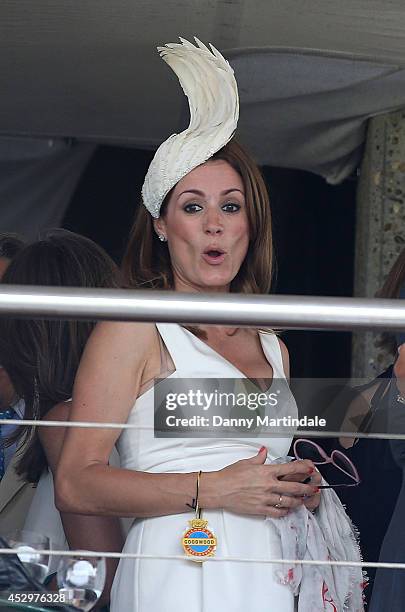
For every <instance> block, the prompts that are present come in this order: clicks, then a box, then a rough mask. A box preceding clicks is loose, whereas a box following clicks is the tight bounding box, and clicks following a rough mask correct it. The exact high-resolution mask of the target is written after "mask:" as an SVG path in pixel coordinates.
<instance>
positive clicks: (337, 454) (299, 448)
mask: <svg viewBox="0 0 405 612" xmlns="http://www.w3.org/2000/svg"><path fill="white" fill-rule="evenodd" d="M293 450H294V455H295V458H296V459H309V460H310V461H312V463H314V464H315V465H325V464H326V463H331V464H332V465H334V466H335V468H337V469H338V470H340V471H341V472H343V473H344V474H346V476H347V477H348V478H351V480H353V481H354V482H352V483H339V484H333V485H320V486H319V488H320V489H334V488H335V487H356V486H357V485H358V484H360V482H361V480H360V476H359V473H358V471H357V469H356V467H355V465H354V464H353V463H352V462H351V461H350V459H349V458H348V457H346V455H345V454H344V453H342V452H341V451H339V450H334V451H332V452H331V455H330V457H329V456H328V455H327V454H326V453H325V451H324V450H323V448H322V447H321V446H319V444H316V443H315V442H312V440H306V439H305V438H298V440H296V441H295V442H294V446H293Z"/></svg>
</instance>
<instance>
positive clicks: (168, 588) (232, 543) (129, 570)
mask: <svg viewBox="0 0 405 612" xmlns="http://www.w3.org/2000/svg"><path fill="white" fill-rule="evenodd" d="M157 329H158V331H159V334H160V336H161V337H162V339H163V341H164V343H165V345H166V348H167V350H168V351H169V353H170V355H171V358H172V360H173V362H174V365H175V371H174V372H173V373H172V374H170V376H169V378H172V377H173V378H174V377H178V378H246V376H245V375H244V374H243V373H242V372H241V371H239V370H238V369H237V368H236V367H235V366H233V365H232V364H231V363H230V362H229V361H228V360H227V359H225V358H224V357H222V356H221V355H220V354H219V353H217V352H216V351H215V350H214V349H212V348H211V347H209V346H208V345H207V344H206V343H205V342H203V341H202V340H200V339H199V338H197V337H196V336H195V335H194V334H192V333H191V332H190V331H188V330H187V329H185V328H183V327H181V326H180V325H178V324H176V323H164V324H162V323H160V324H157ZM259 337H260V341H261V344H262V348H263V352H264V354H265V356H266V358H267V360H268V361H269V363H270V364H271V366H272V367H273V377H274V378H284V379H285V374H284V370H283V364H282V356H281V350H280V345H279V342H278V339H277V337H276V336H275V335H273V334H268V333H265V332H259ZM257 390H258V391H259V389H257ZM153 397H154V395H153V387H152V388H150V389H149V390H148V391H146V392H145V393H144V394H143V395H141V396H140V397H139V398H138V399H137V401H136V403H135V405H134V407H133V409H132V411H131V413H130V415H129V419H128V422H129V423H131V424H136V425H137V426H138V427H139V429H138V428H136V429H127V430H125V431H124V432H123V433H122V434H121V436H120V438H119V440H118V444H117V448H118V452H119V455H120V463H121V466H122V467H123V468H127V469H133V470H139V471H144V472H153V473H173V472H177V473H179V472H181V473H184V472H193V471H198V470H202V471H203V472H204V471H205V472H207V471H213V470H219V469H221V468H223V467H225V466H227V465H230V464H231V463H234V462H235V461H238V460H240V459H247V458H249V457H252V456H254V455H256V454H257V452H258V450H259V448H260V447H261V446H262V445H264V446H266V447H267V448H268V450H269V457H268V461H271V459H275V458H278V457H283V456H285V455H287V453H288V450H289V447H290V444H291V437H286V438H281V437H274V438H269V437H261V438H259V437H256V438H252V439H250V438H234V439H233V438H222V439H220V438H219V439H214V438H210V439H207V438H172V437H170V438H154V432H153V423H154V407H153ZM295 411H296V406H295V402H294V410H293V412H294V414H292V412H291V407H290V408H289V414H290V415H291V416H296V412H295ZM203 517H204V518H206V519H208V521H209V523H208V526H209V528H211V530H212V531H213V532H214V533H215V535H216V537H217V541H218V544H217V551H216V555H217V556H219V557H222V556H229V557H242V558H256V559H257V558H262V559H263V558H267V559H269V558H280V557H282V552H281V550H280V540H279V538H278V537H277V534H276V533H275V530H274V528H273V527H272V523H271V522H270V521H266V520H265V518H264V517H256V516H250V515H237V514H233V513H231V512H227V511H224V510H204V512H203ZM192 518H194V514H193V513H192V511H190V514H188V513H182V514H176V515H169V516H161V517H153V518H146V519H145V518H142V519H136V520H135V521H134V523H133V526H132V527H131V529H130V532H129V534H128V537H127V540H126V543H125V547H124V552H130V553H137V554H145V555H163V556H164V555H182V554H184V553H183V549H182V546H181V537H182V535H183V532H184V531H185V529H186V527H187V526H188V520H190V519H192ZM124 610H125V611H126V612H127V611H128V612H163V611H164V612H182V611H184V612H216V611H222V612H228V611H229V612H263V611H264V610H267V611H271V612H292V611H293V610H294V596H293V594H292V591H291V589H290V588H289V587H288V586H287V585H284V584H279V583H278V582H277V581H276V579H275V576H274V571H273V566H272V564H259V563H243V562H231V561H219V562H213V561H211V562H210V561H209V560H207V561H205V562H204V563H196V562H193V561H189V560H183V559H181V560H177V559H176V560H173V559H168V560H165V559H121V560H120V563H119V567H118V570H117V574H116V577H115V580H114V584H113V588H112V597H111V612H123V611H124Z"/></svg>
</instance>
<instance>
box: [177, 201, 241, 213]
mask: <svg viewBox="0 0 405 612" xmlns="http://www.w3.org/2000/svg"><path fill="white" fill-rule="evenodd" d="M193 207H198V208H200V209H201V208H202V207H201V205H200V204H197V203H195V202H189V203H188V204H186V205H185V206H183V210H184V212H186V213H188V214H193V213H195V212H198V211H196V210H195V208H194V209H193ZM227 207H233V208H232V209H231V210H229V209H228V210H226V208H227ZM221 208H222V210H223V211H224V212H227V213H234V212H238V210H240V209H241V208H242V206H241V205H240V204H238V203H237V202H227V203H226V204H223V205H222V207H221Z"/></svg>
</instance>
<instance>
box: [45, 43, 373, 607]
mask: <svg viewBox="0 0 405 612" xmlns="http://www.w3.org/2000/svg"><path fill="white" fill-rule="evenodd" d="M182 43H183V46H184V47H186V51H187V53H188V52H190V53H192V51H191V50H190V47H189V46H188V45H190V43H187V45H186V41H182ZM172 47H175V51H176V52H177V51H179V52H181V51H182V49H179V47H182V45H177V46H172ZM198 48H199V50H201V51H202V54H201V53H199V52H198V54H197V55H198V57H197V60H198V62H200V61H203V60H204V57H203V56H204V54H205V53H206V54H209V53H210V52H209V51H208V50H207V49H206V48H205V47H204V48H203V47H202V46H201V43H198ZM187 53H186V55H187ZM213 53H214V55H215V53H216V54H218V52H217V51H216V50H213ZM218 55H219V54H218ZM218 55H215V57H216V58H218ZM220 57H221V56H220ZM201 58H203V59H201ZM183 59H184V58H183ZM186 60H187V58H186ZM222 60H223V58H222ZM204 61H205V60H204ZM199 68H201V66H200V64H199ZM205 85H206V86H207V87H208V89H209V85H208V84H207V81H205ZM183 87H184V83H183ZM189 93H190V92H189ZM190 104H191V105H192V106H193V104H192V102H191V103H190ZM193 108H194V109H195V107H194V106H193ZM227 112H229V111H227ZM216 120H217V128H216V130H217V132H218V116H217V117H216ZM197 123H198V124H199V130H200V131H199V132H198V134H201V130H202V131H204V130H203V129H202V128H201V124H200V123H199V122H198V121H197ZM224 123H225V120H224V121H222V122H221V121H219V124H220V125H222V126H223V125H224ZM233 130H234V125H231V127H230V128H229V127H228V133H227V136H226V138H225V141H224V139H222V142H221V141H220V139H219V141H217V151H215V150H214V151H213V150H212V142H213V139H211V138H209V139H208V141H204V139H203V140H201V139H200V141H199V144H200V149H199V150H203V149H204V146H205V147H206V149H207V146H208V149H207V151H205V153H203V155H202V157H201V156H200V158H198V159H199V161H197V162H196V161H194V166H193V167H192V168H190V159H191V158H192V157H193V154H195V150H196V149H195V146H196V144H195V142H193V143H192V144H191V145H190V146H188V144H187V138H186V141H184V142H183V146H182V148H181V149H179V148H178V147H177V144H178V143H176V142H175V139H176V138H178V137H175V138H174V137H171V139H169V141H166V143H168V149H166V150H165V149H164V148H163V150H162V148H161V149H160V150H159V151H158V152H157V154H156V156H155V159H154V161H153V162H152V164H151V167H150V170H149V173H148V175H147V179H146V181H145V185H144V190H143V203H144V204H145V208H144V207H143V206H142V207H141V208H140V210H139V211H138V215H137V218H136V221H135V225H134V228H133V231H132V235H131V239H130V243H129V246H128V250H127V253H126V257H125V264H124V268H125V273H126V278H127V281H128V284H129V285H130V286H132V287H142V288H145V287H149V288H154V289H156V288H160V289H174V290H175V291H181V292H188V293H200V292H203V293H213V294H215V293H217V292H223V293H226V292H240V293H268V292H269V290H270V283H271V262H272V239H271V219H270V208H269V202H268V196H267V192H266V189H265V185H264V182H263V180H262V178H261V175H260V173H259V171H258V169H257V167H256V165H255V164H254V162H253V161H252V160H251V158H250V157H249V156H248V155H247V154H246V153H245V152H244V150H243V149H242V148H241V147H240V146H239V145H238V144H237V143H236V142H235V141H233V140H231V141H230V138H231V136H232V133H233ZM197 131H198V130H197ZM183 134H184V133H183ZM180 136H181V135H179V137H180ZM186 136H187V134H186ZM198 137H199V136H198ZM173 138H174V142H173ZM197 140H198V138H197ZM207 142H208V145H207ZM218 142H220V144H219V145H218ZM164 144H165V143H164ZM172 146H174V150H173V149H171V147H172ZM190 147H191V148H190ZM159 156H160V157H159ZM179 157H183V162H182V163H183V166H184V167H183V172H182V173H180V174H181V176H179V173H178V167H177V166H178V163H179ZM204 157H205V159H204ZM207 159H208V161H206V160H207ZM162 160H163V161H162ZM185 160H186V161H185ZM194 160H195V157H194ZM184 168H186V170H185V169H184ZM162 185H163V187H162ZM156 192H160V195H158V197H154V196H156ZM150 196H152V197H150ZM152 217H153V218H152ZM158 376H160V377H163V378H164V377H166V378H167V377H169V378H170V379H173V380H175V379H177V378H214V379H220V380H222V379H223V378H239V379H246V378H250V379H254V380H255V385H256V387H255V388H256V391H257V392H258V391H260V390H264V389H265V388H267V387H268V384H265V383H264V381H263V379H265V380H266V379H267V382H268V380H269V379H275V378H278V379H285V377H288V352H287V349H286V347H285V346H284V344H283V343H282V342H281V341H280V340H279V339H278V338H277V336H276V335H275V334H272V333H266V332H265V331H264V330H262V331H260V330H257V329H247V328H226V327H209V326H199V327H198V328H197V327H189V328H186V327H184V326H181V325H180V324H174V323H171V324H168V323H164V324H163V323H157V324H156V325H155V324H153V323H137V322H131V323H114V322H103V323H101V324H99V325H98V326H97V327H96V329H95V331H94V332H93V334H92V336H91V337H90V340H89V342H88V344H87V346H86V349H85V352H84V356H83V359H82V362H81V365H80V368H79V371H78V376H77V378H76V381H75V389H74V395H73V407H72V410H71V413H70V415H71V419H72V420H79V421H80V420H93V421H96V422H111V421H117V422H121V423H126V422H128V423H130V424H131V425H134V426H135V427H134V428H132V427H131V428H130V429H126V430H125V431H124V432H123V433H121V435H119V431H117V430H116V429H108V428H107V429H95V430H94V431H92V430H90V431H89V430H86V431H83V430H82V429H80V428H77V429H76V428H70V429H69V431H68V433H67V435H66V438H65V442H64V447H63V450H62V455H61V459H60V463H59V466H58V470H57V478H56V500H57V505H58V506H59V507H60V509H61V510H64V511H66V512H76V513H77V512H78V513H83V514H90V513H91V514H93V513H96V514H100V515H115V516H129V517H136V520H135V521H134V524H133V527H132V528H131V530H130V533H129V535H128V538H127V541H126V545H125V548H124V552H127V553H132V554H135V555H136V558H132V559H122V560H121V561H120V564H119V567H118V570H117V574H116V578H115V581H114V585H113V592H112V604H111V610H112V612H121V611H123V610H125V611H127V610H128V611H131V612H132V611H133V612H149V611H152V610H153V611H155V610H156V611H157V610H165V612H179V611H182V610H187V611H190V612H212V611H213V610H224V611H228V610H229V611H232V612H242V611H243V612H246V610H249V611H251V612H259V610H260V611H262V610H269V611H270V610H271V611H274V612H292V611H293V610H294V609H295V605H297V604H298V609H299V610H302V611H305V612H316V611H317V610H326V609H330V610H341V609H342V610H343V605H345V606H347V607H346V608H345V609H347V610H351V611H356V612H358V611H359V610H361V609H362V604H361V598H359V597H357V595H358V593H357V591H356V589H357V587H358V585H357V582H359V581H357V582H356V580H357V576H356V573H355V572H354V573H352V574H351V578H348V576H349V573H346V574H345V577H346V578H347V582H346V583H345V584H343V582H344V581H342V582H341V583H339V581H338V580H334V579H333V577H331V574H330V575H328V578H325V576H326V574H322V575H321V573H319V574H318V573H317V571H316V570H315V568H314V569H312V568H311V569H310V572H309V573H305V571H303V572H302V576H301V572H300V569H299V568H297V567H292V568H289V571H285V568H284V567H278V569H275V568H274V566H273V565H271V564H269V563H266V560H271V559H272V558H273V559H274V558H280V557H282V556H283V554H284V553H285V551H286V550H287V548H288V546H289V545H290V544H292V540H291V537H290V536H291V534H292V533H293V531H294V534H295V535H293V536H292V537H293V540H294V542H298V544H299V546H300V547H301V545H302V543H303V544H304V551H309V549H310V546H309V544H311V545H312V546H313V549H315V556H314V558H318V557H317V556H316V554H317V553H319V551H320V550H321V549H320V548H317V539H316V537H315V536H314V535H313V534H314V533H315V526H314V525H315V523H316V519H315V518H314V515H313V514H312V511H315V512H317V510H316V509H317V507H318V505H319V504H320V494H319V490H318V487H317V485H318V484H319V483H320V476H319V474H318V473H317V472H316V471H314V466H313V465H312V463H311V462H309V461H294V462H288V460H287V459H286V458H285V459H284V460H282V459H281V460H279V462H277V463H274V460H275V459H278V458H280V457H285V455H287V453H288V449H289V447H290V443H291V437H290V436H286V437H283V438H282V437H274V438H269V437H265V436H262V437H261V436H260V435H258V436H256V437H252V438H250V437H249V438H246V437H238V436H237V434H236V435H235V437H233V438H230V437H222V438H195V437H194V438H193V437H189V438H182V437H178V438H177V437H173V436H172V437H163V438H158V437H156V438H155V437H154V431H153V423H154V404H153V398H154V394H153V387H150V385H149V387H148V382H149V381H151V380H153V378H154V377H158ZM186 411H187V409H186V408H183V414H185V413H186ZM288 411H289V414H292V415H294V414H295V404H294V403H292V404H291V403H290V404H289V408H288ZM116 443H117V447H118V451H119V454H120V460H121V466H122V467H121V468H113V467H111V466H109V465H108V457H109V454H110V452H111V449H112V448H113V446H114V444H116ZM200 471H201V472H202V474H201V477H200V478H198V475H199V473H200ZM308 477H311V478H312V480H310V479H309V478H308ZM304 480H306V481H307V482H306V483H304V482H303V481H304ZM309 480H310V481H309ZM197 481H198V482H199V490H198V494H196V483H197ZM308 481H309V482H308ZM328 493H329V491H328ZM330 493H331V492H330ZM197 497H198V505H199V507H200V508H203V518H205V519H207V520H208V528H209V529H210V530H211V531H212V532H213V533H214V534H215V536H216V538H217V548H216V555H217V556H218V557H227V558H234V559H242V560H239V561H238V560H236V561H232V560H223V561H222V560H221V561H218V562H213V561H210V560H207V561H205V562H204V563H201V564H200V563H193V562H192V561H190V560H189V559H187V558H186V557H185V556H184V553H183V549H182V535H183V533H184V531H185V530H186V528H187V525H188V521H189V520H190V519H193V518H194V516H195V511H194V510H193V508H195V506H196V498H197ZM321 505H322V502H321ZM342 512H343V511H342ZM292 517H296V519H297V520H296V519H295V518H294V519H293V520H292ZM284 521H290V522H284ZM294 521H295V522H294ZM316 529H318V532H317V533H318V534H319V537H321V532H320V531H319V527H316ZM331 531H333V529H332V530H331ZM304 532H305V533H304ZM306 533H308V534H310V535H309V536H308V541H307V535H306ZM311 534H312V535H311ZM342 535H343V539H344V538H345V537H346V536H347V533H344V534H343V532H342ZM339 536H340V533H339ZM330 537H332V538H333V535H332V536H330ZM311 538H312V539H311ZM308 543H309V544H308ZM291 548H292V549H294V544H292V546H291ZM325 551H326V552H325ZM325 551H323V552H325V554H324V557H323V558H324V559H327V558H330V557H329V551H328V550H327V549H326V545H325ZM353 551H354V547H353V549H351V552H353ZM168 557H169V558H168ZM296 557H297V555H295V556H294V558H296ZM289 558H291V557H289ZM248 559H251V560H252V561H253V560H260V559H261V560H263V562H262V563H260V562H259V563H252V562H249V561H248ZM329 577H330V580H329ZM301 578H302V579H301ZM335 578H336V577H335ZM346 578H345V579H346ZM300 583H301V584H300ZM335 587H337V588H335ZM336 591H337V592H336ZM353 592H356V596H355V597H354V598H353V597H352V596H353ZM297 598H298V599H297ZM328 601H329V602H331V603H330V607H329V608H327V607H326V606H327V605H329V604H328V603H327V602H328ZM334 602H336V605H335V603H334ZM340 604H341V605H342V607H337V606H338V605H340ZM332 605H334V606H335V607H334V608H333V607H332Z"/></svg>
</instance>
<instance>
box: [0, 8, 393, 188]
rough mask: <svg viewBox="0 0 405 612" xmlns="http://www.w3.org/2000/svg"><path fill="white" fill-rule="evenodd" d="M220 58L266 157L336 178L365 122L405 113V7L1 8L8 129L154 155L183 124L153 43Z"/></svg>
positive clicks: (0, 124)
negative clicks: (201, 48) (199, 48)
mask: <svg viewBox="0 0 405 612" xmlns="http://www.w3.org/2000/svg"><path fill="white" fill-rule="evenodd" d="M194 34H195V35H197V36H198V37H199V38H200V39H201V40H203V41H204V42H212V43H213V44H214V45H215V46H217V47H218V48H219V49H220V50H221V51H223V52H224V54H225V55H226V57H227V58H228V59H229V61H230V63H231V65H232V66H233V67H234V70H235V73H236V77H237V80H238V84H239V90H240V97H241V118H240V122H239V136H240V138H241V140H242V141H243V142H245V143H246V144H247V145H248V146H249V147H250V148H251V149H252V151H253V152H254V153H255V154H256V156H257V158H258V160H259V161H260V162H261V163H265V164H270V165H277V166H289V167H297V168H303V169H306V170H311V171H314V172H317V173H319V174H321V175H323V176H325V178H327V180H329V181H330V182H339V181H340V180H342V179H343V178H344V177H345V176H347V175H348V174H350V172H351V171H352V170H353V169H354V168H355V167H356V165H357V164H358V162H359V159H360V156H361V148H362V143H363V140H364V135H365V127H366V119H367V118H368V117H369V116H372V115H375V114H378V113H381V112H386V111H388V110H393V109H397V108H400V107H405V5H404V4H403V0H340V1H338V2H337V1H336V0H283V1H282V2H280V1H279V0H166V1H165V2H162V1H161V0H159V1H156V0H114V1H113V2H111V0H82V1H81V2H77V0H60V1H59V2H58V0H36V2H35V3H33V2H32V0H19V1H18V2H15V0H2V3H1V4H0V91H1V96H0V134H2V135H12V136H14V135H20V136H22V135H24V136H31V137H32V136H39V137H40V136H42V137H43V136H52V137H57V136H61V137H66V136H69V137H75V138H78V139H79V140H90V141H97V142H111V143H119V144H128V145H131V146H136V147H140V148H154V147H156V146H157V145H158V144H160V142H161V141H162V140H163V139H164V138H166V137H167V136H168V135H170V134H171V133H173V132H175V131H179V130H180V129H182V128H184V127H185V124H186V123H187V121H188V114H187V112H186V109H185V106H184V105H185V101H184V96H183V95H182V93H181V90H180V87H179V85H178V83H177V80H176V78H175V77H174V75H173V74H172V73H171V71H170V69H169V68H168V67H167V66H166V65H165V64H164V62H162V61H161V60H160V59H159V56H158V54H157V52H156V49H155V48H156V46H157V45H160V44H163V43H165V42H172V41H176V40H177V37H178V36H179V35H181V36H184V37H185V38H188V39H192V37H193V35H194Z"/></svg>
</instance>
